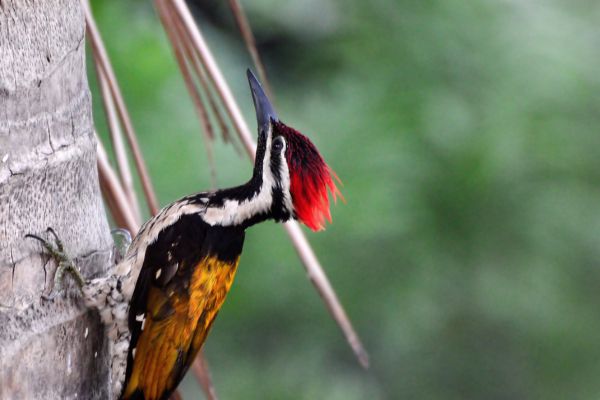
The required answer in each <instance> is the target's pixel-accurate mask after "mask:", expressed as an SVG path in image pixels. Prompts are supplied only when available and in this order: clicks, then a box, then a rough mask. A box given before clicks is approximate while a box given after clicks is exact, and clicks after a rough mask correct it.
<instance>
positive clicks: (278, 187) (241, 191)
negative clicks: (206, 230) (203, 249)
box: [202, 130, 293, 228]
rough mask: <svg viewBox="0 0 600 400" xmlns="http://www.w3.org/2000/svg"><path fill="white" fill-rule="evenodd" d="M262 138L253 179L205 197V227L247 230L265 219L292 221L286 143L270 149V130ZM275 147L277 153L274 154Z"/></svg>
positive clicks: (257, 151)
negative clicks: (213, 226) (236, 227)
mask: <svg viewBox="0 0 600 400" xmlns="http://www.w3.org/2000/svg"><path fill="white" fill-rule="evenodd" d="M263 135H264V136H263V137H262V138H261V139H262V140H260V139H259V143H258V147H257V150H256V160H255V164H254V171H253V175H252V179H250V181H248V182H247V183H246V184H244V185H241V186H236V187H233V188H229V189H223V190H218V191H216V192H213V193H210V194H209V195H208V196H207V197H208V198H207V203H206V209H205V211H204V213H203V216H202V217H203V219H204V220H205V221H206V222H207V223H208V224H210V225H219V226H241V227H243V228H247V227H249V226H251V225H254V224H257V223H259V222H262V221H265V220H267V219H274V220H276V221H278V222H283V221H287V220H289V219H290V218H292V216H293V205H292V200H291V194H290V174H289V170H288V166H287V161H286V158H285V142H283V147H281V146H272V142H273V138H272V131H271V130H269V132H266V133H263ZM278 140H279V139H278ZM274 147H275V148H277V150H276V151H273V148H274Z"/></svg>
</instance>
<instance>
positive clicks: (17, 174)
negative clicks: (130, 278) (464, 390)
mask: <svg viewBox="0 0 600 400" xmlns="http://www.w3.org/2000/svg"><path fill="white" fill-rule="evenodd" d="M84 39H85V19H84V15H83V12H82V9H81V5H80V3H79V0H39V1H31V0H0V399H75V398H79V399H100V398H102V399H107V398H109V390H108V388H109V384H108V376H109V374H108V365H107V360H108V359H107V357H106V355H107V343H106V341H105V339H104V334H103V331H102V327H101V325H100V320H99V318H98V315H97V314H96V313H93V312H88V311H87V310H86V309H85V307H84V306H83V303H82V302H81V301H80V298H79V292H78V289H77V287H76V284H75V283H74V281H73V280H72V279H71V278H70V277H67V278H66V280H65V283H66V286H65V288H66V289H65V291H64V292H63V293H61V294H60V295H58V296H57V297H56V298H55V299H54V300H51V301H46V300H42V299H41V295H42V294H43V293H45V292H47V290H48V289H49V288H50V287H51V286H52V281H51V280H50V277H51V275H52V272H53V271H54V269H55V267H56V265H55V263H54V261H52V260H50V261H48V257H47V255H45V254H44V253H43V251H42V247H41V246H40V244H39V243H38V242H36V241H34V240H31V239H25V238H24V235H25V234H27V233H35V234H38V235H42V236H44V235H45V233H44V231H45V230H46V228H47V227H52V228H54V229H55V230H56V232H57V233H58V235H59V236H60V237H61V238H62V240H63V241H64V243H65V247H66V250H67V253H68V254H69V255H70V256H71V257H72V258H74V259H75V261H76V264H77V266H78V267H79V268H80V269H81V271H82V273H83V275H84V276H86V277H88V278H89V277H92V276H96V275H100V274H102V273H103V272H104V271H105V270H106V269H107V268H108V266H109V263H110V254H111V248H112V240H111V237H110V232H109V227H108V223H107V220H106V214H105V211H104V206H103V203H102V199H101V195H100V190H99V186H98V174H97V169H96V168H97V167H96V141H95V137H94V133H93V132H94V130H93V121H92V114H91V95H90V91H89V88H88V83H87V77H86V69H85V40H84Z"/></svg>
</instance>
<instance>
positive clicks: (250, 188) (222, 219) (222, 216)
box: [203, 174, 277, 228]
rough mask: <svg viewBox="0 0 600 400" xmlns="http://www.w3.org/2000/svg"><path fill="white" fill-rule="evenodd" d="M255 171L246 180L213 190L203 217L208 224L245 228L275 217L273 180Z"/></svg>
mask: <svg viewBox="0 0 600 400" xmlns="http://www.w3.org/2000/svg"><path fill="white" fill-rule="evenodd" d="M264 178H265V177H264V176H261V175H256V174H255V175H254V176H253V177H252V179H250V180H249V181H248V182H247V183H245V184H243V185H240V186H236V187H232V188H228V189H222V190H218V191H216V192H214V193H213V194H212V195H211V196H210V197H209V199H208V204H207V205H206V211H205V213H204V216H203V218H204V220H205V221H206V222H207V223H209V224H210V225H220V226H242V227H244V228H247V227H249V226H252V225H255V224H257V223H260V222H263V221H265V220H267V219H273V218H275V214H277V212H276V210H275V209H274V207H273V206H274V204H275V201H274V193H273V189H272V182H270V181H269V180H268V179H264Z"/></svg>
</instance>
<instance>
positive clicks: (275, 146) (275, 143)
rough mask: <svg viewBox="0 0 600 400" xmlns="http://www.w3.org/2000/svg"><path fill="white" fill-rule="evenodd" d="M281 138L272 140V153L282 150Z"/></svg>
mask: <svg viewBox="0 0 600 400" xmlns="http://www.w3.org/2000/svg"><path fill="white" fill-rule="evenodd" d="M283 144H284V141H283V138H281V137H278V138H277V139H275V140H273V151H274V152H280V151H281V149H283Z"/></svg>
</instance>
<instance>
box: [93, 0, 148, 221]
mask: <svg viewBox="0 0 600 400" xmlns="http://www.w3.org/2000/svg"><path fill="white" fill-rule="evenodd" d="M82 4H83V9H84V12H85V20H86V22H87V24H86V28H87V32H88V37H89V38H90V41H91V44H92V50H93V52H94V57H95V58H97V59H98V61H99V65H100V67H101V68H102V71H103V72H104V74H105V75H106V78H107V80H108V85H109V87H110V91H111V93H112V95H113V98H114V100H115V104H116V106H117V113H118V115H119V119H120V120H121V123H122V124H123V127H124V128H125V134H126V136H127V141H128V142H129V146H130V147H131V151H132V153H133V158H134V160H135V165H136V168H137V170H138V173H139V175H140V180H141V182H142V188H143V189H144V194H145V195H146V201H147V203H148V208H149V210H150V213H151V214H152V215H155V214H156V213H157V212H158V201H157V200H156V195H155V193H154V189H153V187H152V182H151V181H150V178H149V176H148V171H147V169H146V164H145V162H144V158H143V156H142V152H141V151H140V148H139V145H138V142H137V136H136V134H135V131H134V129H133V125H132V123H131V118H130V117H129V113H128V111H127V108H126V107H125V101H124V100H123V95H122V94H121V90H120V89H119V85H118V84H117V78H116V76H115V73H114V71H113V69H112V66H111V64H110V61H109V59H108V54H107V52H106V48H105V47H104V43H103V42H102V38H101V36H100V33H99V31H98V27H97V26H96V21H95V20H94V17H93V15H92V12H91V10H90V5H89V3H88V1H87V0H83V1H82Z"/></svg>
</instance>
